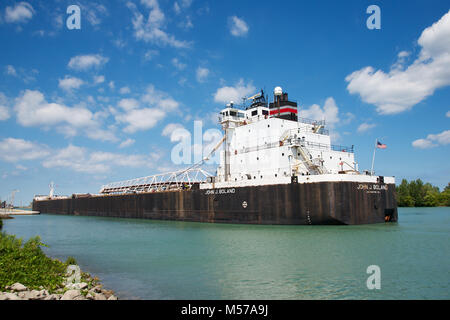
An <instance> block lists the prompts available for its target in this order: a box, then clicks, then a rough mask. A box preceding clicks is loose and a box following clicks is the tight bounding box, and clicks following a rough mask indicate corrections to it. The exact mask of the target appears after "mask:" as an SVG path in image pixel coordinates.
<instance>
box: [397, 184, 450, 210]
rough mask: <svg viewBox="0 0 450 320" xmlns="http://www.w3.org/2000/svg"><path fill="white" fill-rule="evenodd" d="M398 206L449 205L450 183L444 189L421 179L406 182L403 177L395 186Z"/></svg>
mask: <svg viewBox="0 0 450 320" xmlns="http://www.w3.org/2000/svg"><path fill="white" fill-rule="evenodd" d="M396 192H397V203H398V206H399V207H436V206H450V183H449V184H448V185H447V186H446V187H445V189H444V191H442V192H439V188H438V187H435V186H433V185H432V184H430V183H425V184H424V183H423V181H422V180H420V179H417V180H412V181H411V182H408V181H407V180H406V179H403V180H402V182H401V183H400V185H398V186H397V188H396Z"/></svg>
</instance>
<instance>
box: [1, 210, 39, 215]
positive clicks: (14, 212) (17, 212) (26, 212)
mask: <svg viewBox="0 0 450 320" xmlns="http://www.w3.org/2000/svg"><path fill="white" fill-rule="evenodd" d="M36 214H40V212H39V211H32V210H19V209H9V208H6V209H0V217H4V216H31V215H36Z"/></svg>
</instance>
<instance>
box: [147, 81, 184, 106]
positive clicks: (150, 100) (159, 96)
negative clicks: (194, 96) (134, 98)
mask: <svg viewBox="0 0 450 320" xmlns="http://www.w3.org/2000/svg"><path fill="white" fill-rule="evenodd" d="M141 101H142V102H144V103H147V104H149V105H150V106H154V107H157V108H159V109H161V110H164V111H166V112H170V111H175V110H176V109H177V108H178V107H179V105H180V104H179V103H178V102H177V101H175V100H174V99H173V98H172V97H170V96H169V95H168V94H167V93H165V92H162V91H159V90H157V89H156V88H155V87H154V86H153V85H149V86H148V87H147V90H146V93H145V94H144V95H143V96H142V97H141Z"/></svg>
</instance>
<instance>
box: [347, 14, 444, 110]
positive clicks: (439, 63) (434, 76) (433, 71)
mask: <svg viewBox="0 0 450 320" xmlns="http://www.w3.org/2000/svg"><path fill="white" fill-rule="evenodd" d="M448 39H450V11H449V12H448V13H446V14H445V15H444V16H443V17H442V18H441V19H440V20H439V21H438V22H436V23H434V24H433V25H432V26H431V27H428V28H426V29H425V30H424V31H423V32H422V34H421V36H420V37H419V40H418V44H419V46H420V47H421V51H420V53H419V56H418V57H417V59H416V60H415V61H414V62H413V63H412V64H410V65H409V66H408V67H407V68H406V69H405V68H404V66H403V63H404V60H402V59H405V58H406V57H407V55H406V53H402V52H401V53H400V54H399V56H398V57H399V61H397V62H396V63H395V64H394V65H393V67H392V68H391V70H390V72H389V73H385V72H384V71H382V70H376V71H375V69H374V68H373V67H370V66H369V67H365V68H362V69H360V70H358V71H355V72H353V73H352V74H350V75H348V76H347V77H346V78H345V80H346V81H347V82H348V86H347V90H348V91H349V93H351V94H359V95H360V97H361V99H362V100H363V101H364V102H366V103H370V104H374V105H375V106H376V110H377V111H378V112H379V113H380V114H395V113H400V112H404V111H407V110H409V109H411V108H412V107H413V106H414V105H416V104H418V103H419V102H421V101H423V100H424V99H426V98H427V97H428V96H430V95H432V94H433V93H434V91H435V90H436V89H438V88H442V87H445V86H448V85H450V41H448Z"/></svg>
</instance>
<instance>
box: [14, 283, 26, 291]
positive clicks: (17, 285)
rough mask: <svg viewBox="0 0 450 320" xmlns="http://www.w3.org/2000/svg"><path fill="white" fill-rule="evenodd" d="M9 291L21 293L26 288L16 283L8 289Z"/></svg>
mask: <svg viewBox="0 0 450 320" xmlns="http://www.w3.org/2000/svg"><path fill="white" fill-rule="evenodd" d="M10 290H13V291H17V292H21V291H26V290H27V287H25V286H24V285H23V284H21V283H19V282H16V283H14V284H13V285H12V286H11V287H10Z"/></svg>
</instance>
